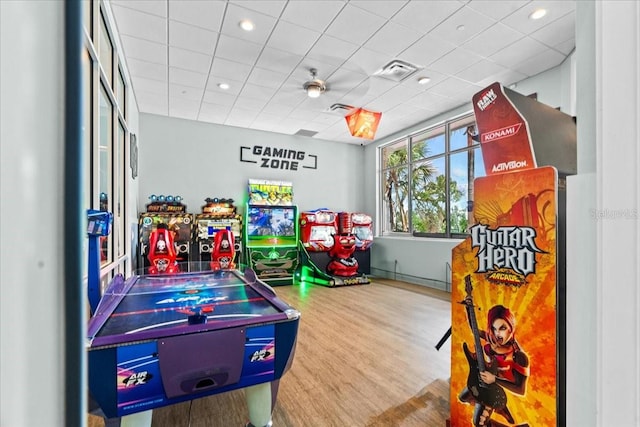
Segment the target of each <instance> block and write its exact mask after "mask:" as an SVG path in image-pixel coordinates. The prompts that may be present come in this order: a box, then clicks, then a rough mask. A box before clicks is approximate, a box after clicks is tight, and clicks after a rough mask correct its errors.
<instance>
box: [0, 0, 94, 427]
mask: <svg viewBox="0 0 640 427" xmlns="http://www.w3.org/2000/svg"><path fill="white" fill-rule="evenodd" d="M63 16H64V2H59V1H35V2H34V1H0V31H1V33H0V81H1V86H0V92H1V93H2V97H1V101H0V102H1V108H0V132H1V137H0V141H1V142H0V144H1V155H0V161H1V163H2V166H1V177H0V199H1V200H2V202H1V203H0V224H1V231H0V236H2V241H1V242H2V243H1V254H2V255H1V256H0V277H1V280H0V286H1V287H2V298H0V307H1V308H0V313H1V314H0V315H1V321H0V328H1V329H0V331H1V335H0V336H1V343H0V348H1V349H2V352H1V356H0V377H2V385H1V392H0V395H1V396H2V399H1V406H0V425H2V426H36V425H43V423H44V424H45V425H48V426H62V425H64V408H65V402H64V391H65V390H64V384H65V382H64V379H65V372H64V343H65V336H64V333H63V331H64V319H63V315H64V301H63V298H62V296H63V290H64V286H65V283H63V280H62V275H63V271H62V264H63V250H64V235H63V232H62V230H63V218H62V207H63V170H64V166H63V165H64V158H63V147H64V143H65V141H64V138H63V134H64V120H63V119H64V115H63V112H64V98H63V94H64V57H65V54H64V20H63V19H64V18H63ZM81 374H82V373H81V372H73V373H69V375H81Z"/></svg>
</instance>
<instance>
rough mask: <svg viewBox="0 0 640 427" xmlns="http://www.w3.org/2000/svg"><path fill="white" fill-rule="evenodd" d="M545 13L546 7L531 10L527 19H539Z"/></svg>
mask: <svg viewBox="0 0 640 427" xmlns="http://www.w3.org/2000/svg"><path fill="white" fill-rule="evenodd" d="M546 14H547V9H536V10H534V11H533V12H531V15H529V19H533V20H535V19H540V18H542V17H543V16H545V15H546Z"/></svg>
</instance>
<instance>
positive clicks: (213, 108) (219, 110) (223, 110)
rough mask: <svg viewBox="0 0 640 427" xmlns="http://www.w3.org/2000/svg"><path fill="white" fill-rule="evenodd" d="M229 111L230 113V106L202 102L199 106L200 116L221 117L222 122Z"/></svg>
mask: <svg viewBox="0 0 640 427" xmlns="http://www.w3.org/2000/svg"><path fill="white" fill-rule="evenodd" d="M229 111H231V106H230V105H221V104H210V103H208V102H203V103H202V105H201V106H200V114H205V115H215V116H217V117H222V118H223V120H222V121H224V119H226V118H227V115H228V114H229Z"/></svg>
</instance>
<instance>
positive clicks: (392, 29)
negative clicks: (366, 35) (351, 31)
mask: <svg viewBox="0 0 640 427" xmlns="http://www.w3.org/2000/svg"><path fill="white" fill-rule="evenodd" d="M422 35H423V34H422V32H420V31H416V30H414V29H412V28H409V27H406V26H404V25H400V24H397V23H395V22H393V21H390V22H387V23H386V24H384V25H383V26H382V28H380V30H378V32H377V33H375V34H374V35H373V36H372V37H371V38H370V39H369V40H368V41H367V42H366V43H365V44H364V47H365V48H367V49H370V50H373V51H376V52H381V53H384V54H386V55H390V56H394V57H397V56H398V55H399V54H400V52H403V51H404V50H405V49H407V48H408V47H409V46H411V45H413V44H414V43H415V42H416V41H418V40H419V39H420V38H421V37H422Z"/></svg>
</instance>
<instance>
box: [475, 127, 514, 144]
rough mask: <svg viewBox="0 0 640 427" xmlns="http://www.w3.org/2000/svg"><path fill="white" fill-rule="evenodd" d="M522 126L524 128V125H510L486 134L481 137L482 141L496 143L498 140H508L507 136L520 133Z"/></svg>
mask: <svg viewBox="0 0 640 427" xmlns="http://www.w3.org/2000/svg"><path fill="white" fill-rule="evenodd" d="M521 126H522V123H517V124H515V125H510V126H507V127H505V128H502V129H497V130H492V131H489V132H485V133H483V134H482V135H480V141H481V142H489V141H495V140H497V139H502V138H506V137H507V136H512V135H515V134H516V133H518V131H519V130H520V127H521Z"/></svg>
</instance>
